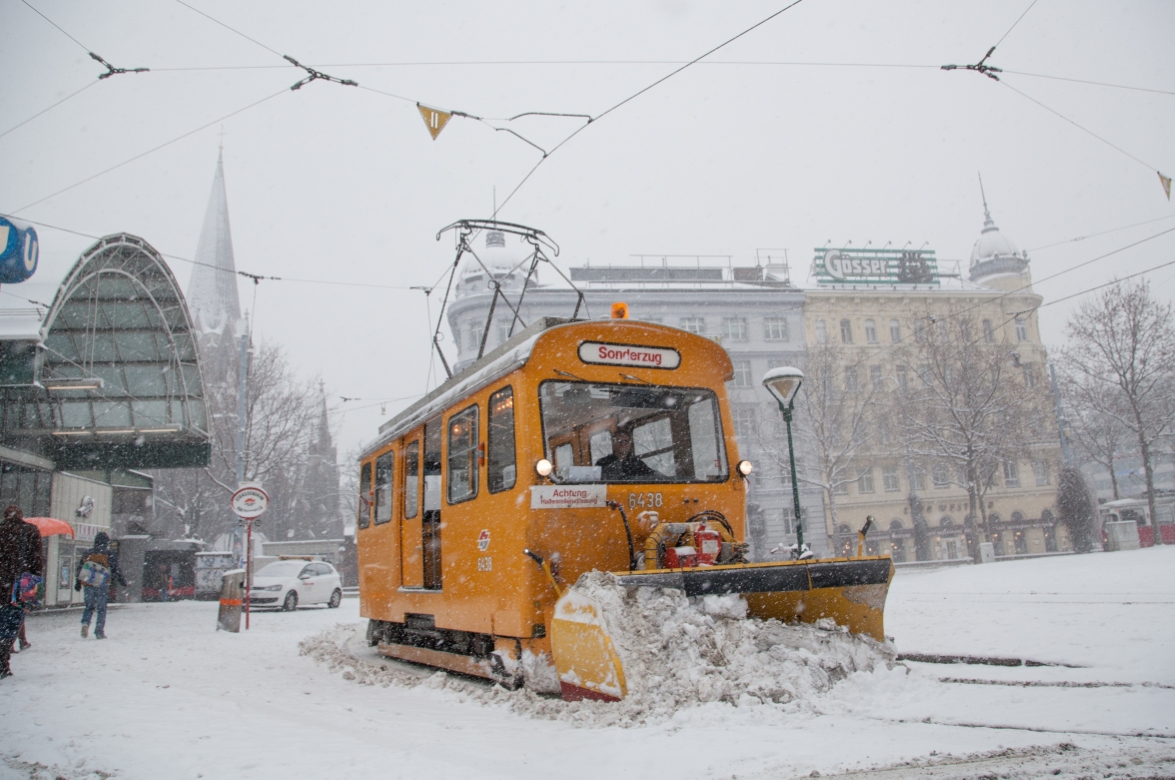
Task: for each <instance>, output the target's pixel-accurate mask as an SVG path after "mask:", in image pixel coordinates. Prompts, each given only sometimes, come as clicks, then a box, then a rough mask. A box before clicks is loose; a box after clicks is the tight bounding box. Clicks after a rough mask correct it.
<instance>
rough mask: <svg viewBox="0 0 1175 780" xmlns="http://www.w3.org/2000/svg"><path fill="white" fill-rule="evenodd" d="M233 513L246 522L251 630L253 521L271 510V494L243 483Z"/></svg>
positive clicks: (256, 484)
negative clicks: (267, 510)
mask: <svg viewBox="0 0 1175 780" xmlns="http://www.w3.org/2000/svg"><path fill="white" fill-rule="evenodd" d="M230 503H231V506H232V509H233V513H234V514H236V516H237V517H239V518H240V519H241V520H244V521H245V531H246V533H245V630H246V631H248V630H249V601H250V600H251V599H252V595H253V521H254V520H256V519H257V518H259V517H261V515H262V514H264V513H265V510H266V509H268V508H269V494H268V493H266V492H265V490H264V489H263V488H262V487H261V484H260V483H259V482H242V483H240V485H238V486H237V491H236V492H235V493H233V497H232V499H231V502H230Z"/></svg>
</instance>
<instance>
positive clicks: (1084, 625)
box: [0, 547, 1175, 780]
mask: <svg viewBox="0 0 1175 780" xmlns="http://www.w3.org/2000/svg"><path fill="white" fill-rule="evenodd" d="M1173 608H1175V548H1171V547H1165V548H1160V549H1147V550H1139V551H1133V552H1119V553H1106V554H1096V555H1083V556H1064V557H1056V558H1045V559H1036V560H1025V561H1016V562H1006V563H1005V562H1001V563H998V564H993V565H989V566H968V567H960V568H953V569H939V570H931V571H910V570H903V571H901V572H899V573H898V575H897V576H896V577H895V579H894V582H893V587H892V588H891V591H890V597H889V602H888V607H887V611H886V628H887V632H888V633H889V634H890V635H892V636H893V637H894V639H895V644H896V648H897V650H898V652H899V653H903V654H938V655H966V656H977V657H1000V658H1018V659H1028V660H1031V661H1035V662H1043V663H1049V664H1065V665H1057V666H1014V667H1008V666H991V665H976V664H950V665H944V664H931V663H913V662H912V663H907V664H903V665H899V666H896V667H894V668H893V669H886V668H885V666H884V665H881V666H879V667H878V668H876V669H875V670H874V671H872V672H857V673H855V674H852V675H851V676H849V677H848V678H847V679H845V680H843V681H841V682H840V683H838V684H836V685H835V686H833V687H832V688H831V690H827V691H823V692H809V693H807V694H805V695H804V696H802V697H801V698H799V699H796V700H793V701H791V702H789V703H786V704H776V703H754V702H753V701H750V700H743V701H741V702H740V703H739V704H738V705H737V706H736V705H732V704H726V703H721V702H712V703H707V704H701V705H697V706H687V707H684V708H682V709H679V710H678V711H677V712H676V713H675V714H672V715H670V716H667V717H650V718H641V717H635V718H630V719H628V720H626V719H625V718H626V717H627V716H623V717H613V716H608V715H606V714H604V715H601V714H600V708H607V707H609V706H615V705H606V704H593V705H590V706H584V705H578V709H576V708H572V707H570V706H568V705H564V704H563V703H562V702H560V701H558V700H553V699H546V698H540V697H536V696H535V695H534V694H531V693H528V692H526V691H518V692H514V693H510V692H506V691H502V690H501V689H494V688H491V687H490V686H488V685H486V684H484V683H481V682H479V681H472V680H467V679H463V678H457V677H454V676H451V675H445V674H443V673H434V672H431V671H428V670H424V669H422V668H420V667H413V666H410V665H405V664H399V663H396V662H392V661H389V660H387V659H383V658H380V657H379V656H377V655H375V654H373V653H372V651H371V650H370V649H368V648H367V647H366V646H365V645H364V643H363V641H362V623H361V621H360V619H359V615H358V604H357V602H356V601H355V600H353V599H348V600H346V601H345V602H344V604H343V606H342V608H341V609H338V610H327V609H313V608H308V609H303V610H299V611H298V612H296V613H293V614H287V613H264V614H255V615H254V617H253V628H252V630H251V631H249V632H247V633H245V632H242V633H241V634H239V635H234V634H226V633H223V632H217V631H215V630H214V627H215V623H216V605H215V604H209V603H193V602H182V603H172V604H152V605H135V606H129V607H122V608H118V609H114V610H112V611H111V613H110V617H109V621H108V625H107V633H108V635H109V636H110V638H109V639H107V640H105V641H103V642H99V641H95V640H93V639H89V640H82V639H81V638H80V637H79V636H78V627H77V620H78V614H77V613H76V612H74V613H66V614H56V615H38V616H36V617H35V618H34V619H32V620H30V622H29V639H30V640H31V641H32V642H33V647H32V649H30V650H28V651H26V652H24V653H21V654H19V655H16V656H14V657H13V668H14V670H15V672H16V676H15V677H13V678H10V679H8V680H5V681H4V682H2V683H0V713H3V715H2V716H0V723H2V724H3V725H2V726H0V780H9V778H29V777H36V778H50V779H53V778H59V777H60V778H66V780H76V779H77V778H87V777H95V778H104V777H117V778H153V779H154V778H198V777H205V778H288V777H295V776H296V777H298V778H304V779H307V780H308V779H309V778H352V777H389V778H396V777H420V776H428V777H429V778H430V780H442V779H443V778H450V777H452V778H482V777H503V778H504V777H525V776H537V775H539V774H550V775H552V776H558V777H560V778H597V777H614V776H620V775H622V774H623V775H628V776H635V777H646V778H659V777H675V778H695V777H696V778H731V777H738V778H791V777H804V776H810V775H812V774H813V773H814V772H818V773H820V774H821V775H823V776H828V775H835V774H847V775H848V776H857V775H858V774H859V773H862V772H865V771H866V770H878V769H884V770H885V771H884V772H883V773H882V774H881V776H884V777H890V778H922V777H935V778H963V777H982V776H985V775H990V776H993V777H1040V776H1049V777H1054V776H1055V777H1061V778H1066V777H1069V778H1076V777H1099V778H1100V777H1173V776H1175V619H1173V611H1175V609H1173ZM340 624H341V625H340Z"/></svg>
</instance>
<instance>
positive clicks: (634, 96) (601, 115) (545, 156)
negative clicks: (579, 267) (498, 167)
mask: <svg viewBox="0 0 1175 780" xmlns="http://www.w3.org/2000/svg"><path fill="white" fill-rule="evenodd" d="M802 2H803V0H793V2H791V3H789V4H787V5H786V6H784V7H783V8H781V9H779V10H778V11H776V12H775V13H773V14H771V15H770V16H768V17H766V18H765V19H761V20H760V21H758V22H756V23H755V24H753V25H751V26H750V27H748V28H746V29H745V30H743V31H742V32H740V33H738V34H737V35H735V36H733V37H731V38H728V39H726V40H725V41H723V42H722V43H720V44H718V45H717V46H715V47H714V48H712V49H710V50H709V51H707V52H705V53H704V54H701V55H699V56H697V57H695V58H693V59H692V60H690V61H689V62H687V63H685V64H684V65H682V66H681V67H679V68H676V69H674V70H673V71H670V72H669V73H667V74H665V75H664V76H662V77H661V78H659V79H657V80H656V81H654V82H653V83H652V84H649V85H648V86H645V87H642V88H641V89H639V90H637V91H636V92H634V93H632V94H631V95H629V96H628V97H626V98H624V99H623V100H621V101H620V102H619V103H616V104H615V105H613V106H612V107H611V108H608V109H606V110H605V111H603V112H601V113H599V114H597V115H595V116H593V117H591V118H589V119H588V120H587V122H585V123H584V124H583V125H582V126H581V127H578V128H576V129H575V130H574V131H573V132H572V133H571V134H570V135H568V136H567V137H566V138H564V139H563V140H562V141H560V142H559V143H557V144H556V145H555V146H554V147H553V148H552V149H551V151H549V152H544V153H543V156H542V157H541V158H539V161H538V162H537V163H535V165H534V167H533V168H531V169H530V170H529V171H527V173H526V175H525V176H524V177H523V178H522V181H520V182H518V184H517V185H516V186H515V187H514V189H513V190H511V191H510V194H509V195H507V196H506V199H505V200H503V201H502V202H501V203H499V204H498V205H497V208H495V209H494V217H497V216H498V212H499V211H501V210H502V208H503V207H504V206H505V205H506V204H507V203H509V202H510V199H511V198H513V197H514V195H515V194H516V193H517V192H518V190H520V189H521V188H522V185H524V184H526V182H527V181H529V180H530V177H531V176H533V175H534V172H535V171H537V170H538V168H539V166H540V165H542V164H543V163H544V162H545V161H546V160H547V159H548V158H549V157H550V156H551V155H552V154H554V153H555V152H557V151H559V149H560V148H562V147H563V145H564V144H566V143H567V142H568V141H570V140H571V139H572V138H575V136H577V135H579V134H580V133H581V132H583V131H584V130H585V129H587V128H588V127H589V126H590V125H591V124H592V123H593V122H597V121H599V120H600V119H603V118H604V117H606V116H608V114H611V113H612V112H613V111H615V110H616V109H618V108H620V107H621V106H623V105H625V104H627V103H629V102H631V101H633V100H636V99H637V98H638V97H640V96H641V95H643V94H645V93H646V92H648V91H649V90H651V89H653V88H655V87H657V86H658V85H660V84H663V83H664V82H665V81H667V80H669V79H671V78H673V77H674V76H676V75H677V74H678V73H681V72H682V71H683V70H685V69H686V68H688V67H690V66H691V65H693V64H695V63H697V62H698V61H700V60H703V59H705V58H706V57H709V56H710V55H711V54H713V53H714V52H716V51H718V50H719V49H722V48H723V47H725V46H728V45H730V44H731V43H733V42H735V41H737V40H738V39H739V38H742V37H743V36H744V35H746V34H748V33H750V32H751V31H753V30H756V29H758V28H759V27H762V26H763V25H764V24H767V22H769V21H771V20H772V19H774V18H776V17H777V16H779V15H780V14H782V13H784V12H785V11H789V10H791V9H792V8H795V7H796V6H797V5H799V4H800V3H802Z"/></svg>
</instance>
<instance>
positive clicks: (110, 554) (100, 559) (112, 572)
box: [73, 531, 126, 639]
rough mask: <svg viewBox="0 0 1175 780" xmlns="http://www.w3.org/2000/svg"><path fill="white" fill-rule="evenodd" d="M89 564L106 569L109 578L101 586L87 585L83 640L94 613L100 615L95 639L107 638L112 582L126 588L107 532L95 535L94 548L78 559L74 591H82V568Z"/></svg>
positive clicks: (116, 554)
mask: <svg viewBox="0 0 1175 780" xmlns="http://www.w3.org/2000/svg"><path fill="white" fill-rule="evenodd" d="M87 563H93V564H96V565H98V566H102V567H105V569H106V570H107V572H108V573H109V576H108V577H107V578H106V581H105V582H103V583H102V584H101V585H86V586H85V593H83V594H82V595H84V596H85V599H86V608H85V609H83V610H82V638H85V637H86V636H88V635H89V633H90V619H91V618H93V617H94V613H95V612H97V613H98V620H97V622H96V623H95V624H94V638H95V639H105V638H106V601H107V599H108V598H109V597H110V582H111V580H117V581H118V583H119V584H120V585H122V586H123V587H124V588H125V587H126V580H125V579H123V576H122V570H121V569H119V568H118V553H117V552H115V551H114V550H112V549H111V547H110V537H109V536H108V535H107V534H106V532H105V531H99V532H98V533H96V534H94V546H93V547H91V548H90V549H88V550H85V551H84V552H82V554H81V556H79V558H78V567H77V571H76V572H74V585H73V589H74V590H82V588H83V586H82V581H81V580H80V579H79V577H80V576H81V573H82V567H83V566H85V565H86V564H87Z"/></svg>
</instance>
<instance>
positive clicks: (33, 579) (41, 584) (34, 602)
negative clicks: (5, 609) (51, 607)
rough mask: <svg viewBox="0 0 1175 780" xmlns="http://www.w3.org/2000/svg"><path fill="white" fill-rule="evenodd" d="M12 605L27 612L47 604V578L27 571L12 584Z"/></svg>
mask: <svg viewBox="0 0 1175 780" xmlns="http://www.w3.org/2000/svg"><path fill="white" fill-rule="evenodd" d="M12 605H13V606H14V607H20V608H21V609H23V610H24V611H25V612H32V611H33V610H35V609H40V608H41V607H43V606H45V578H44V577H38V576H37V575H36V574H30V573H28V572H25V573H24V574H22V575H20V576H19V577H17V579H16V584H14V585H13V586H12Z"/></svg>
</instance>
